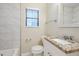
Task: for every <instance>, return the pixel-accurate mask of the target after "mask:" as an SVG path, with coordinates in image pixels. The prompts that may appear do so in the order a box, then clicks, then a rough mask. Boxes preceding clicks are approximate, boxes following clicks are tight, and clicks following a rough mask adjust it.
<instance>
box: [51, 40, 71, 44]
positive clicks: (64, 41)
mask: <svg viewBox="0 0 79 59" xmlns="http://www.w3.org/2000/svg"><path fill="white" fill-rule="evenodd" d="M52 40H53V41H55V42H57V43H59V44H61V45H67V44H71V43H70V42H68V41H66V40H62V39H52Z"/></svg>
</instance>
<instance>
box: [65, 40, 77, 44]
mask: <svg viewBox="0 0 79 59" xmlns="http://www.w3.org/2000/svg"><path fill="white" fill-rule="evenodd" d="M66 41H68V42H70V43H77V42H76V41H73V40H66Z"/></svg>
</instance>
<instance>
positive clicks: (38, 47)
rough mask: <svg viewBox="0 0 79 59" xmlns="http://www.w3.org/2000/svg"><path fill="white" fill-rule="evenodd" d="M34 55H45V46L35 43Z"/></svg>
mask: <svg viewBox="0 0 79 59" xmlns="http://www.w3.org/2000/svg"><path fill="white" fill-rule="evenodd" d="M31 51H32V55H34V56H42V55H43V46H41V45H35V46H33V47H32V50H31Z"/></svg>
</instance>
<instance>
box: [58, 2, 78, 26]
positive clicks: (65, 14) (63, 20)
mask: <svg viewBox="0 0 79 59" xmlns="http://www.w3.org/2000/svg"><path fill="white" fill-rule="evenodd" d="M58 22H59V25H60V26H59V27H79V3H61V4H59V5H58Z"/></svg>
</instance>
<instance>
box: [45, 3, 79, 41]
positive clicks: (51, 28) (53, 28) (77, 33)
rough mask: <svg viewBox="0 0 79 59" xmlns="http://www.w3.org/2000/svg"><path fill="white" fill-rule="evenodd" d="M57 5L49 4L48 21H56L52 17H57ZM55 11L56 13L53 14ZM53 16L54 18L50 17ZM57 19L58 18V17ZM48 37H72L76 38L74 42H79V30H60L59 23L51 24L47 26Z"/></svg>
mask: <svg viewBox="0 0 79 59" xmlns="http://www.w3.org/2000/svg"><path fill="white" fill-rule="evenodd" d="M54 6H55V4H48V18H47V21H49V20H54V19H53V18H52V17H53V16H54V15H57V8H56V7H54ZM53 9H55V10H56V11H54V13H53V11H52V10H53ZM50 16H52V17H50ZM56 19H57V17H56ZM45 33H46V35H50V36H52V37H54V38H55V37H62V36H63V35H72V36H74V40H76V41H79V28H59V27H58V25H57V22H53V21H52V22H50V23H48V24H46V30H45Z"/></svg>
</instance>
